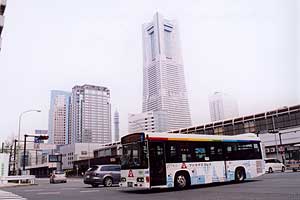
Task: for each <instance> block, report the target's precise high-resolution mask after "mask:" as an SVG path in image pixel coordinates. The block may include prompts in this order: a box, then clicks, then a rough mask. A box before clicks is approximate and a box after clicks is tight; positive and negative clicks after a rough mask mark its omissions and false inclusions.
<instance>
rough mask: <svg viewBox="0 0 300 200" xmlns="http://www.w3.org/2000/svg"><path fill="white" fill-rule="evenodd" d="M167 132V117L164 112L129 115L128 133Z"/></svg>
mask: <svg viewBox="0 0 300 200" xmlns="http://www.w3.org/2000/svg"><path fill="white" fill-rule="evenodd" d="M167 130H168V115H167V112H165V111H149V112H143V113H139V114H129V116H128V131H129V133H138V132H153V133H154V132H165V131H167Z"/></svg>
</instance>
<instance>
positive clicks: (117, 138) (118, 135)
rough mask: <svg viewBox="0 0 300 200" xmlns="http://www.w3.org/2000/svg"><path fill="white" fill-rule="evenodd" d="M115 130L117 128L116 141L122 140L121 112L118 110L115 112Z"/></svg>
mask: <svg viewBox="0 0 300 200" xmlns="http://www.w3.org/2000/svg"><path fill="white" fill-rule="evenodd" d="M114 130H115V142H117V141H119V140H120V118H119V112H118V111H117V110H116V111H115V114H114Z"/></svg>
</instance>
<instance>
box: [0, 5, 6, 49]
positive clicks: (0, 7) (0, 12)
mask: <svg viewBox="0 0 300 200" xmlns="http://www.w3.org/2000/svg"><path fill="white" fill-rule="evenodd" d="M5 8H6V0H0V51H1V43H2V37H1V34H2V30H3V26H4V11H5Z"/></svg>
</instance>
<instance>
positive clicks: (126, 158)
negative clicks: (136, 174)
mask: <svg viewBox="0 0 300 200" xmlns="http://www.w3.org/2000/svg"><path fill="white" fill-rule="evenodd" d="M147 168H148V154H147V142H133V143H129V144H124V145H123V155H122V158H121V169H147Z"/></svg>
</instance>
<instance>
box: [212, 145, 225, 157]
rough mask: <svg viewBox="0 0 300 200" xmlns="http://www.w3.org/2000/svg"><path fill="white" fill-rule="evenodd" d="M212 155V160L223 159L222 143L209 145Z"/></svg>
mask: <svg viewBox="0 0 300 200" xmlns="http://www.w3.org/2000/svg"><path fill="white" fill-rule="evenodd" d="M209 152H210V157H211V160H212V161H220V160H223V159H224V158H223V149H222V146H221V145H218V144H212V145H210V147H209Z"/></svg>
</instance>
